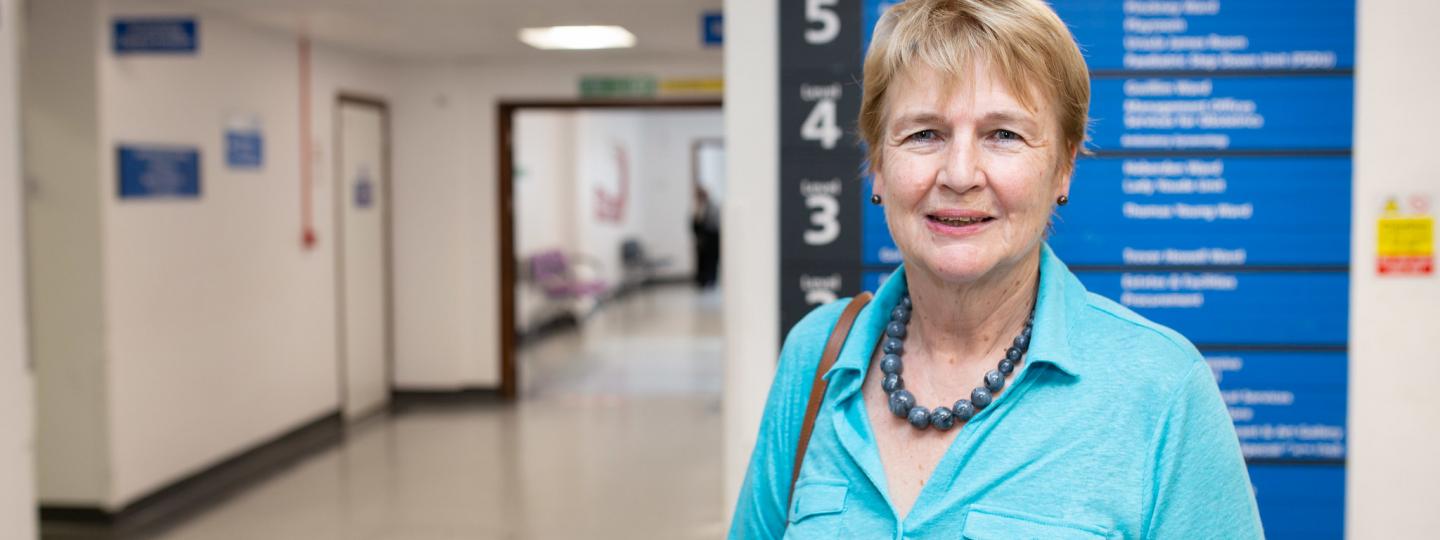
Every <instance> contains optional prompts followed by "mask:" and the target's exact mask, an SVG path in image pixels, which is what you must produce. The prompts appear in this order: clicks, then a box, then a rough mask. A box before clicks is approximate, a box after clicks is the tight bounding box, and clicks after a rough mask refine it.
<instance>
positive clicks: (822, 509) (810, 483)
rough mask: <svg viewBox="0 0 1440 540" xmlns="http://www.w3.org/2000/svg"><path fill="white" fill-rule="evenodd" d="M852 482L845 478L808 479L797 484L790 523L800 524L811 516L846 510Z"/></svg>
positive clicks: (791, 507) (791, 505)
mask: <svg viewBox="0 0 1440 540" xmlns="http://www.w3.org/2000/svg"><path fill="white" fill-rule="evenodd" d="M849 492H850V484H849V483H848V482H846V481H844V480H830V479H823V478H820V479H813V480H812V479H806V480H803V481H801V482H800V483H799V484H797V485H796V486H795V500H794V501H791V503H790V524H791V525H798V524H800V523H802V522H804V521H806V520H809V519H810V518H813V517H816V516H824V515H830V514H839V513H841V512H844V511H845V499H846V497H847V496H848V495H849Z"/></svg>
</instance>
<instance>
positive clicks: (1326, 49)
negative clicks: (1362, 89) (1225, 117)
mask: <svg viewBox="0 0 1440 540" xmlns="http://www.w3.org/2000/svg"><path fill="white" fill-rule="evenodd" d="M1050 3H1051V5H1053V6H1054V7H1055V11H1056V12H1057V13H1059V14H1060V18H1061V19H1062V20H1064V21H1065V23H1066V24H1067V25H1069V26H1070V31H1071V33H1073V34H1074V35H1075V41H1077V42H1079V43H1080V47H1081V50H1083V51H1085V56H1086V59H1087V61H1088V62H1089V64H1090V69H1092V70H1097V71H1118V70H1126V71H1143V70H1173V71H1237V70H1243V71H1257V70H1265V71H1299V70H1334V69H1348V68H1352V67H1354V65H1355V2H1354V0H1307V1H1305V2H1296V1H1294V0H1184V1H1179V0H1140V1H1134V0H1124V1H1122V0H1114V1H1096V0H1051V2H1050Z"/></svg>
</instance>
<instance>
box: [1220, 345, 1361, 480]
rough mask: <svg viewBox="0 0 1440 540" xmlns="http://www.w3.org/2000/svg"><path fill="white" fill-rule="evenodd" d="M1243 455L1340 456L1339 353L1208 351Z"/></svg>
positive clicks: (1342, 367) (1342, 369) (1343, 366)
mask: <svg viewBox="0 0 1440 540" xmlns="http://www.w3.org/2000/svg"><path fill="white" fill-rule="evenodd" d="M1205 360H1206V361H1208V362H1209V363H1210V367H1211V369H1212V370H1213V371H1214V372H1215V379H1216V381H1218V382H1219V384H1220V393H1221V396H1223V397H1224V399H1225V404H1226V406H1227V407H1229V408H1230V416H1231V418H1232V419H1234V421H1235V431H1236V433H1237V434H1238V435H1239V436H1240V447H1241V450H1243V451H1244V452H1245V457H1246V458H1247V459H1252V460H1279V459H1285V460H1296V461H1330V462H1333V461H1338V460H1341V459H1344V458H1345V439H1346V436H1345V433H1346V429H1345V426H1346V424H1345V410H1346V407H1345V405H1346V402H1347V400H1346V385H1345V378H1346V370H1347V362H1346V356H1345V353H1343V352H1315V351H1306V352H1278V351H1208V352H1206V353H1205Z"/></svg>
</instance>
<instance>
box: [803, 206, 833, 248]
mask: <svg viewBox="0 0 1440 540" xmlns="http://www.w3.org/2000/svg"><path fill="white" fill-rule="evenodd" d="M805 207H806V208H809V209H810V210H811V212H810V224H811V225H814V226H815V228H813V229H806V230H805V243H806V244H808V245H812V246H823V245H825V244H829V243H831V242H834V241H835V238H837V237H839V236H840V221H839V220H838V219H836V218H837V217H839V215H840V202H839V201H836V200H835V196H834V195H827V194H819V193H817V194H815V195H810V196H808V197H805Z"/></svg>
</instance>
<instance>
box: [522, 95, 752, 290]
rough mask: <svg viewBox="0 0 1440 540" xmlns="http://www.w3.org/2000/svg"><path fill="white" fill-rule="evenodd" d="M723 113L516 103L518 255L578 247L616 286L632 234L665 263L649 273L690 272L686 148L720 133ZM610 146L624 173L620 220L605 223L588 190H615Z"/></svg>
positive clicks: (672, 274) (689, 156)
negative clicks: (621, 153) (623, 159)
mask: <svg viewBox="0 0 1440 540" xmlns="http://www.w3.org/2000/svg"><path fill="white" fill-rule="evenodd" d="M723 120H724V119H723V116H722V114H721V112H720V110H719V109H713V110H706V109H694V110H689V109H618V110H594V109H591V110H581V111H558V112H557V111H549V110H543V109H541V110H533V111H521V112H520V113H519V114H518V118H517V120H516V127H515V130H516V133H515V141H516V142H515V152H516V163H517V165H518V166H519V167H520V169H521V170H522V171H524V174H525V179H523V180H520V181H517V182H516V187H515V227H516V229H515V237H516V242H515V252H516V254H517V255H519V256H521V257H523V256H525V255H528V254H531V253H533V252H535V251H537V250H541V249H553V248H556V247H559V248H561V249H564V250H566V251H571V252H573V251H577V250H578V251H580V252H583V253H585V254H587V255H590V256H592V257H594V258H597V259H600V260H601V262H602V263H603V266H604V270H603V277H604V278H605V280H606V281H607V282H609V283H612V284H615V283H618V282H619V280H620V270H621V266H622V265H621V262H620V243H621V241H622V240H623V239H624V238H627V237H633V238H636V239H638V240H639V241H640V242H641V243H642V244H643V245H644V247H645V249H646V254H647V256H648V257H650V258H651V259H655V260H663V261H665V263H666V264H664V265H663V266H661V267H659V268H657V269H656V272H655V275H656V277H662V278H665V277H689V276H691V275H692V274H693V273H694V271H695V260H694V259H695V252H694V242H695V240H694V236H693V234H692V233H691V231H690V214H691V207H692V206H693V194H692V191H691V186H692V183H693V182H692V177H693V171H692V162H691V159H692V148H691V147H692V145H693V144H694V143H695V142H696V141H697V140H700V139H720V138H722V137H723V135H724V121H723ZM617 144H619V145H621V146H623V147H624V148H625V151H626V156H627V157H628V167H629V169H630V177H631V178H630V186H629V192H628V195H629V198H628V203H627V209H626V215H625V219H623V220H622V221H621V222H619V223H611V222H606V221H602V220H599V219H597V217H596V214H595V208H594V197H595V194H594V190H595V189H596V188H603V189H605V190H607V191H608V192H614V191H617V190H618V179H617V175H618V172H617V170H616V167H617V164H616V157H615V148H616V145H617ZM567 167H568V168H567ZM577 182H578V183H577ZM577 239H578V240H577ZM581 240H583V241H581Z"/></svg>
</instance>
